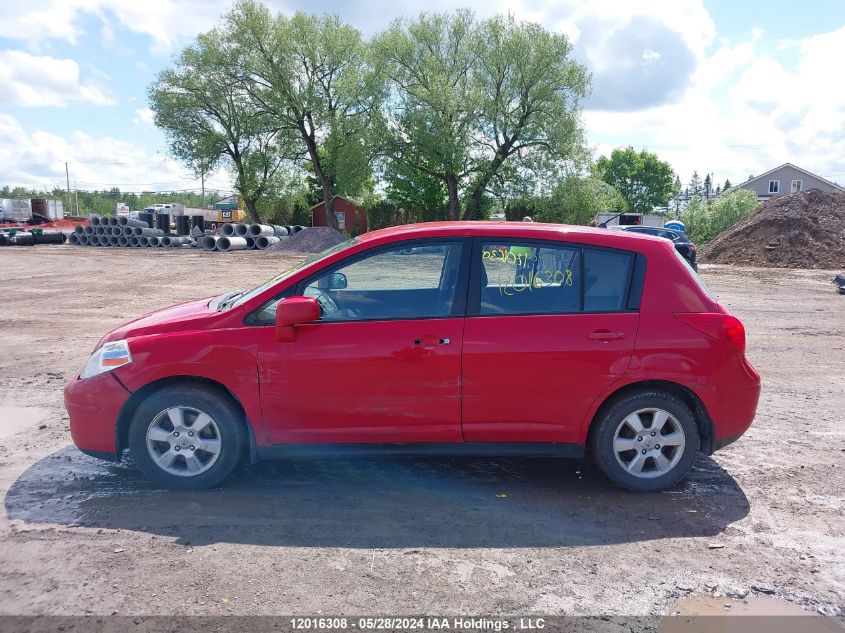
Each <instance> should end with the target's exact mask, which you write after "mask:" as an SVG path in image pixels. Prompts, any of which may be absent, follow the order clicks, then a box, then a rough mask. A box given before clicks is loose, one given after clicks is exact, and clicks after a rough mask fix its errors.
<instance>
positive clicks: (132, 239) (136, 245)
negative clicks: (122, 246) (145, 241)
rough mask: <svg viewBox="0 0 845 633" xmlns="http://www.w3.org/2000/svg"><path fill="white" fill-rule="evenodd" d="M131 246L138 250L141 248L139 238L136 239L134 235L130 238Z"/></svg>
mask: <svg viewBox="0 0 845 633" xmlns="http://www.w3.org/2000/svg"><path fill="white" fill-rule="evenodd" d="M129 246H131V247H132V248H138V246H139V244H138V238H137V237H135V236H134V235H133V236H132V237H130V238H129Z"/></svg>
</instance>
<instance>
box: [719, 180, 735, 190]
mask: <svg viewBox="0 0 845 633" xmlns="http://www.w3.org/2000/svg"><path fill="white" fill-rule="evenodd" d="M732 186H733V185H731V181H730V180H729V179H727V178H726V179H725V184H724V185H722V191H727V190H728V189H730V188H731V187H732Z"/></svg>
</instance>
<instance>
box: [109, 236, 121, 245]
mask: <svg viewBox="0 0 845 633" xmlns="http://www.w3.org/2000/svg"><path fill="white" fill-rule="evenodd" d="M108 239H109V246H120V242H119V241H118V239H119V238H118V237H117V236H116V235H112V236H111V237H110V238H108Z"/></svg>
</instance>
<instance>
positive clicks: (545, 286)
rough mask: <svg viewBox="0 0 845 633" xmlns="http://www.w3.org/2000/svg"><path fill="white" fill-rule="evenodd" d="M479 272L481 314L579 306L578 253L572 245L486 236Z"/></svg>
mask: <svg viewBox="0 0 845 633" xmlns="http://www.w3.org/2000/svg"><path fill="white" fill-rule="evenodd" d="M480 277H481V284H480V285H481V302H480V310H479V313H480V314H549V313H567V312H578V311H580V309H581V258H580V252H579V249H578V248H576V247H570V246H554V245H549V246H541V245H538V244H531V243H528V242H505V243H495V242H484V243H482V246H481V269H480Z"/></svg>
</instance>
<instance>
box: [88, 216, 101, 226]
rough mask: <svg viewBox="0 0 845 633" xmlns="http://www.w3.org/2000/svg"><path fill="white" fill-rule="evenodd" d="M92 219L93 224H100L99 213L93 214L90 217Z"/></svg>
mask: <svg viewBox="0 0 845 633" xmlns="http://www.w3.org/2000/svg"><path fill="white" fill-rule="evenodd" d="M88 219H89V220H91V226H100V216H99V215H92V216H89V218H88Z"/></svg>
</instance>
